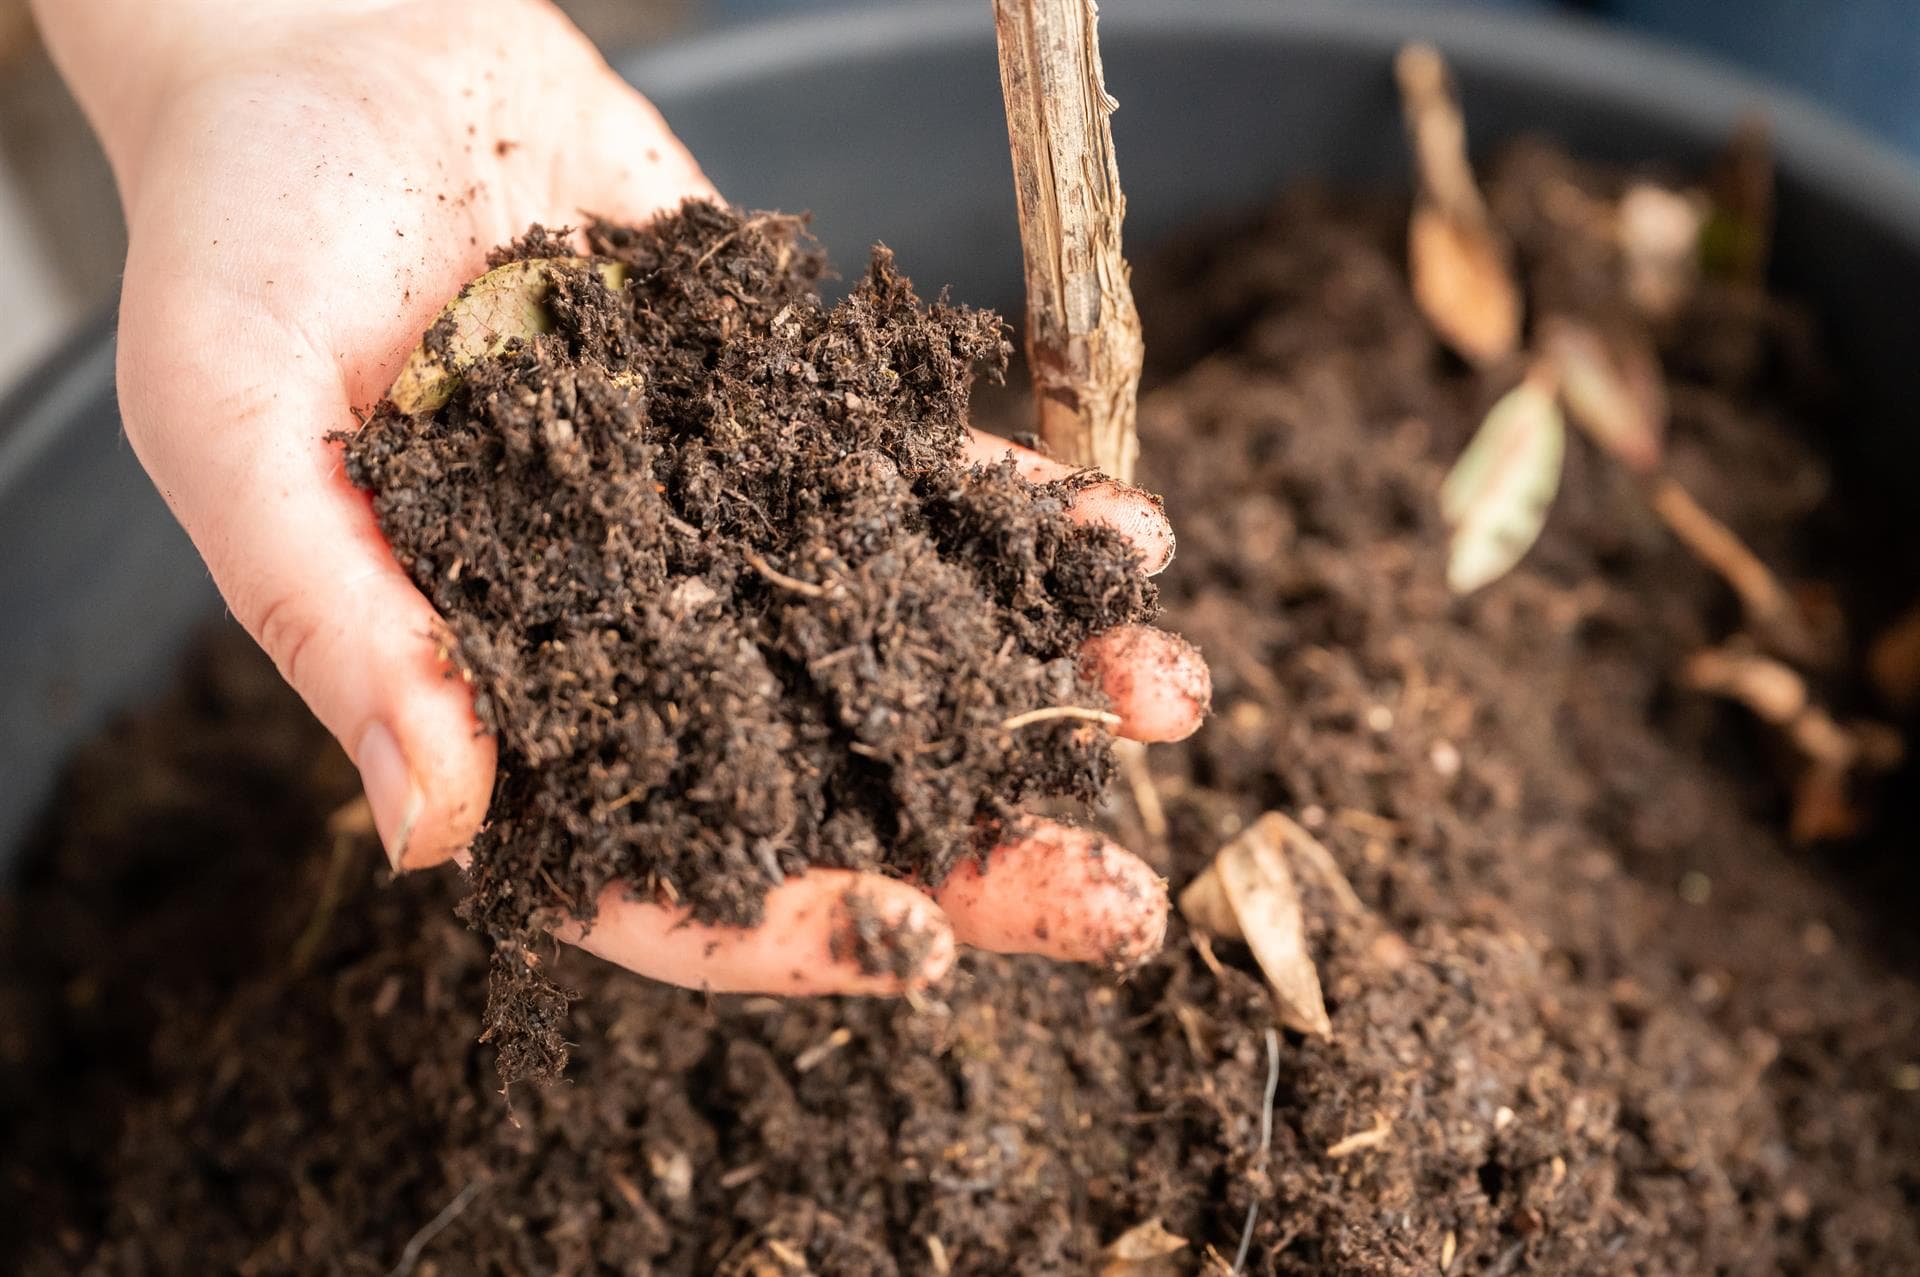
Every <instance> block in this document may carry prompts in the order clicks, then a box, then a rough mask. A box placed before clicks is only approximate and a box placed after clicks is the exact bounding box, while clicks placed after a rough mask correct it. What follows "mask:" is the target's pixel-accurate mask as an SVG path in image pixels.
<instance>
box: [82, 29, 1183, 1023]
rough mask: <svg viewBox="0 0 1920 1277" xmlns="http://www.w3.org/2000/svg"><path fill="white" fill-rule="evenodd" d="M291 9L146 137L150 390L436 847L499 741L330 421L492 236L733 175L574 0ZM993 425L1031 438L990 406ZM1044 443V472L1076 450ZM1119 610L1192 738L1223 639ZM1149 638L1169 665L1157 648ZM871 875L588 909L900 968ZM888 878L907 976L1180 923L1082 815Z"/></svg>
mask: <svg viewBox="0 0 1920 1277" xmlns="http://www.w3.org/2000/svg"><path fill="white" fill-rule="evenodd" d="M262 34H263V35H264V37H265V38H262V39H258V40H249V39H247V38H244V37H245V33H241V36H240V37H238V38H236V37H235V34H234V33H231V32H229V33H223V38H222V40H221V42H220V53H219V56H218V58H217V59H215V58H207V59H202V60H201V62H200V64H199V65H200V73H199V74H198V75H196V76H194V77H193V78H192V79H191V81H190V82H186V81H183V82H181V83H179V84H178V85H176V87H175V88H174V89H173V91H172V92H170V93H169V94H167V95H166V97H165V98H164V101H163V105H162V108H161V109H160V110H159V111H157V112H156V113H155V115H154V117H153V119H152V121H151V123H150V126H149V130H150V131H149V136H148V138H147V139H146V144H145V146H144V147H142V149H141V158H140V161H139V163H138V164H137V166H129V165H126V164H123V165H122V172H121V175H120V176H121V180H122V186H123V191H124V194H125V198H126V203H127V208H128V222H129V231H130V249H129V256H128V264H127V275H126V284H125V289H124V294H123V302H122V311H121V336H120V386H121V399H122V410H123V416H124V418H125V420H126V426H127V433H128V436H129V438H130V439H131V440H132V442H133V444H134V447H135V450H136V451H137V452H138V454H139V455H140V458H141V460H142V462H143V463H144V464H145V465H146V466H147V468H148V470H149V472H150V473H151V474H152V475H153V477H154V479H155V482H156V483H157V484H158V486H159V487H160V489H161V491H162V493H163V494H164V495H165V496H166V498H167V500H168V502H169V503H170V504H171V505H172V507H173V509H174V511H175V513H176V514H177V515H178V516H179V517H180V519H181V522H182V523H183V524H184V525H185V526H186V528H187V530H188V532H189V533H190V534H191V535H192V536H193V538H194V540H195V543H196V544H197V545H198V546H199V548H200V550H201V552H202V554H203V555H204V556H205V557H206V559H207V562H208V564H209V566H210V568H211V569H212V571H213V574H214V577H215V580H216V581H217V582H218V584H219V586H220V588H221V590H222V592H223V593H224V594H225V596H226V598H227V600H228V602H229V604H230V606H231V607H232V609H233V611H234V613H235V615H236V616H237V617H238V619H239V620H240V621H241V622H242V623H243V624H244V625H245V626H246V627H247V628H248V630H249V631H250V632H252V633H253V634H254V636H255V637H256V638H258V639H259V640H260V642H261V644H262V645H263V646H264V647H265V648H266V649H267V651H268V652H269V654H270V655H272V657H273V658H274V660H275V662H276V663H277V664H278V666H279V668H280V670H281V672H282V673H283V674H284V675H285V676H286V677H287V678H288V680H289V681H290V682H292V683H293V685H294V686H295V687H296V688H297V689H298V690H299V691H300V692H301V694H302V695H303V696H304V697H305V698H306V700H307V702H308V704H309V705H310V706H311V707H312V708H313V710H314V711H315V713H316V714H317V715H318V716H319V717H320V719H321V720H322V721H323V722H324V723H325V724H326V726H327V727H328V728H329V729H330V730H331V731H332V732H333V733H334V735H335V736H336V737H337V738H338V739H339V740H340V741H341V742H342V744H343V745H344V746H345V747H346V748H347V749H348V751H349V752H350V753H351V754H352V755H353V757H354V759H355V762H356V763H357V764H358V766H359V767H360V769H361V772H362V776H363V779H364V780H365V782H366V785H367V789H368V795H369V798H370V799H371V800H372V803H373V807H374V811H375V816H376V820H377V822H378V823H379V825H380V833H381V836H382V839H383V840H384V841H385V842H386V844H387V846H388V848H389V850H390V853H392V854H393V855H394V856H395V857H396V862H397V863H398V862H401V860H402V858H403V862H404V865H405V866H406V867H408V868H415V867H420V866H424V865H428V864H433V863H437V862H439V861H441V860H444V859H446V858H448V857H449V856H452V855H455V854H457V853H458V851H459V849H462V848H464V847H465V846H466V844H467V842H468V841H469V840H470V839H471V837H472V835H473V833H474V832H475V831H476V830H477V828H478V826H479V822H480V820H481V818H482V816H483V813H484V811H485V808H486V803H487V798H488V795H489V793H490V790H491V786H492V778H493V769H494V755H493V746H492V742H491V740H490V738H488V737H486V736H484V735H482V734H480V733H479V732H478V731H477V730H476V723H475V720H474V718H473V712H472V706H471V703H470V700H469V698H468V695H467V693H466V690H465V687H464V685H463V684H461V683H460V682H459V681H458V680H452V679H448V678H447V677H445V668H444V661H443V660H442V657H441V655H440V652H439V650H438V644H437V641H436V639H435V638H434V635H435V633H436V624H435V622H436V618H435V617H434V614H433V612H432V609H431V608H430V606H429V605H428V603H427V601H426V600H425V599H424V598H423V597H422V596H421V595H420V593H419V592H418V591H417V590H416V589H415V588H414V587H413V585H412V584H411V582H409V581H408V580H407V578H406V576H405V575H404V573H403V572H402V571H401V570H400V568H399V566H398V565H397V564H396V563H395V562H394V560H393V557H392V555H391V554H390V552H389V551H388V549H387V547H386V545H385V542H384V541H383V539H382V538H381V536H380V534H379V531H378V529H377V528H376V527H375V525H374V522H373V519H372V517H371V514H370V512H369V510H368V508H367V503H366V501H365V499H364V497H363V496H361V494H359V493H357V492H355V491H354V490H353V489H352V488H351V487H350V486H349V485H348V484H347V483H346V482H345V480H344V478H343V476H342V475H341V473H340V465H339V458H338V454H337V451H336V450H335V449H334V448H333V447H331V446H330V445H328V444H327V443H326V442H325V439H326V436H327V435H328V434H329V433H331V432H333V431H337V430H341V429H347V428H351V426H352V424H353V415H352V414H353V410H354V408H355V407H356V406H365V405H367V404H370V403H372V402H373V401H374V400H375V399H377V398H378V397H379V396H380V394H381V393H382V392H383V391H384V390H385V388H386V387H387V386H388V385H389V384H390V383H391V381H392V378H393V376H394V374H395V372H396V371H397V369H398V368H399V366H400V363H401V361H402V360H403V359H404V357H405V355H406V353H407V351H408V350H409V349H411V347H412V346H413V345H414V344H415V342H416V341H417V340H418V337H419V334H420V332H421V331H422V330H423V329H424V328H425V327H426V325H427V323H428V322H429V321H430V319H431V317H432V315H433V313H434V312H435V310H436V309H437V308H438V306H439V305H440V303H441V302H442V301H443V300H444V299H445V298H446V297H448V296H451V295H452V294H453V293H454V292H456V291H457V290H458V289H459V288H460V286H461V285H462V284H464V283H465V282H466V281H467V280H468V279H470V278H472V277H473V276H474V275H476V274H477V273H479V271H480V270H481V269H483V267H484V259H485V254H486V251H487V250H488V248H490V247H491V246H493V245H495V244H498V243H502V242H505V241H506V240H508V239H510V238H512V237H513V236H515V235H517V234H519V233H521V232H523V231H524V230H525V229H526V227H527V226H528V225H530V224H532V223H535V222H543V223H546V224H548V225H566V224H572V223H574V222H577V221H578V220H579V219H580V217H581V216H582V214H583V213H587V212H591V213H599V214H604V215H607V216H610V217H616V218H626V219H631V220H643V219H645V218H647V217H649V216H650V215H651V214H653V213H654V212H655V211H657V210H658V209H660V208H662V207H664V206H668V205H670V204H673V203H676V202H678V201H679V200H681V199H683V198H686V197H688V196H694V195H708V194H711V193H712V192H711V188H710V187H709V186H708V185H707V183H706V180H705V179H704V178H703V177H702V176H701V174H700V172H699V169H698V167H697V166H696V165H695V164H694V162H693V160H692V159H691V157H689V156H688V155H687V154H686V152H685V150H684V149H683V148H682V147H681V146H680V145H679V143H678V142H677V141H676V140H675V139H674V138H673V137H672V135H671V134H670V133H669V132H668V131H667V129H666V126H665V125H664V123H663V122H662V121H661V120H660V118H659V116H658V115H657V114H656V113H655V112H654V111H653V109H652V107H651V106H649V105H648V104H647V103H646V102H645V101H644V100H642V99H641V98H640V97H638V96H637V95H636V94H634V93H633V92H632V91H631V90H630V89H628V88H627V87H626V85H625V84H624V83H622V82H621V81H620V80H619V79H618V78H617V77H616V76H615V75H614V74H613V73H612V72H611V71H610V70H609V69H608V68H607V67H606V65H605V64H604V63H603V62H602V61H601V60H600V58H599V56H598V55H597V54H596V53H595V52H594V51H593V49H592V48H591V47H590V46H589V45H587V44H586V43H585V41H584V39H583V38H582V37H581V36H580V35H579V33H578V32H577V31H575V30H574V29H573V28H572V27H571V26H569V25H568V24H567V23H566V22H565V20H564V19H562V18H561V17H559V15H558V14H557V13H556V12H555V11H553V10H552V9H551V8H550V7H549V6H547V5H545V4H543V3H535V2H531V0H529V2H526V3H518V2H516V3H511V4H500V5H490V6H470V5H468V4H466V3H464V0H434V2H431V3H422V4H410V5H389V6H375V7H373V8H371V9H370V10H369V11H368V12H366V13H364V14H361V15H357V16H354V17H350V18H344V19H343V18H339V17H333V18H329V19H325V20H316V21H312V22H305V23H300V24H296V25H295V26H294V27H292V28H289V27H288V26H287V25H286V24H285V23H284V22H283V23H281V24H279V25H278V26H277V27H275V28H274V29H272V30H271V31H270V32H264V31H263V32H262ZM976 450H977V452H978V454H979V455H980V456H981V457H983V458H985V457H989V456H994V455H999V454H1000V453H1003V452H1004V451H1005V450H1006V445H1004V444H1003V443H1000V442H999V441H996V440H991V439H989V438H988V437H986V436H979V437H978V438H977V439H976ZM1023 461H1024V462H1025V464H1026V466H1027V467H1028V470H1029V472H1030V473H1032V474H1035V475H1041V474H1045V473H1047V472H1048V469H1049V467H1051V466H1052V463H1050V462H1046V461H1044V460H1042V459H1040V458H1037V457H1033V456H1031V455H1030V454H1029V455H1024V456H1023ZM1079 513H1080V514H1081V515H1082V516H1083V517H1087V518H1095V519H1104V520H1107V521H1111V522H1114V523H1116V524H1119V525H1120V526H1122V527H1123V529H1124V530H1126V531H1128V532H1129V534H1130V535H1132V536H1134V537H1135V538H1136V540H1138V541H1139V542H1140V543H1141V544H1142V547H1143V552H1145V553H1148V554H1149V555H1152V556H1155V557H1156V559H1157V560H1163V559H1164V557H1165V556H1166V554H1167V553H1169V552H1170V547H1171V539H1170V534H1169V533H1168V532H1167V530H1166V528H1165V524H1164V520H1163V519H1162V518H1161V517H1160V516H1159V514H1158V512H1157V511H1156V510H1154V509H1152V507H1151V506H1150V505H1149V504H1148V503H1146V502H1145V501H1144V500H1143V499H1142V498H1139V497H1138V496H1137V494H1132V493H1130V492H1129V491H1126V490H1120V489H1116V488H1112V487H1107V488H1101V489H1092V490H1090V491H1089V493H1088V494H1087V495H1086V497H1085V498H1083V500H1082V502H1081V505H1080V510H1079ZM1095 642H1096V644H1097V645H1100V648H1101V651H1100V653H1098V654H1097V658H1098V659H1101V660H1102V662H1103V668H1104V669H1106V670H1107V672H1108V678H1107V682H1108V687H1109V690H1110V692H1111V693H1113V694H1114V696H1115V699H1116V701H1117V703H1118V705H1119V708H1120V709H1121V711H1122V714H1123V717H1124V718H1125V719H1126V720H1127V721H1126V722H1125V723H1124V724H1123V730H1124V731H1127V732H1128V734H1130V735H1136V736H1140V737H1142V738H1148V739H1168V738H1172V737H1174V736H1178V735H1184V734H1186V732H1188V731H1190V730H1191V729H1192V727H1193V726H1194V725H1195V724H1197V722H1198V717H1199V714H1200V712H1201V709H1202V708H1203V706H1204V697H1205V689H1204V682H1205V671H1204V667H1202V666H1200V665H1199V663H1198V661H1197V658H1195V657H1192V656H1191V654H1190V653H1188V652H1187V651H1186V649H1184V648H1180V647H1178V646H1177V645H1176V643H1175V641H1174V640H1171V639H1168V638H1167V637H1166V636H1164V635H1159V634H1157V632H1153V631H1130V632H1127V633H1125V634H1114V635H1109V636H1104V637H1103V638H1102V639H1100V640H1096V641H1095ZM1150 668H1152V669H1158V670H1159V671H1160V676H1159V677H1157V678H1156V677H1144V678H1143V677H1136V675H1138V674H1139V673H1140V672H1141V671H1142V670H1143V669H1150ZM855 877H856V875H851V874H847V873H844V872H841V871H827V870H818V871H815V872H813V873H810V874H808V875H806V876H805V877H803V878H800V879H795V880H793V881H792V882H790V883H789V884H788V885H787V886H785V887H783V888H781V889H779V890H778V891H776V892H775V893H774V894H773V895H772V896H771V897H770V898H769V900H768V905H767V914H766V919H767V920H766V922H765V923H764V924H763V925H762V926H761V927H760V928H757V929H756V930H754V931H752V932H740V931H724V930H713V929H709V928H705V927H697V926H682V925H677V924H679V923H680V921H681V919H680V917H679V916H678V914H677V911H674V910H671V909H668V908H665V907H663V906H660V905H656V904H652V903H647V902H640V901H636V900H630V899H627V898H626V897H625V896H624V895H623V894H620V893H612V894H610V895H609V897H608V898H607V899H605V900H603V901H602V904H601V912H600V916H599V920H598V921H597V922H596V923H595V925H594V927H593V929H592V931H591V932H590V933H589V934H586V935H584V936H583V935H579V934H574V935H570V936H569V937H568V938H570V939H574V940H576V941H578V942H579V943H581V944H583V945H584V946H585V947H587V948H589V949H591V950H593V951H595V952H597V953H600V954H602V955H603V956H605V957H608V958H610V959H612V960H614V961H618V962H620V963H622V964H624V965H626V966H629V967H632V968H633V969H635V970H638V971H641V972H643V973H646V974H650V975H654V976H657V977H659V978H662V979H668V980H673V981H676V982H679V983H684V984H693V985H705V986H708V987H711V988H715V989H753V990H760V991H767V992H816V991H830V990H865V991H886V990H889V989H894V988H898V987H900V985H901V984H902V983H903V981H902V979H901V977H898V976H895V975H892V974H886V975H872V974H867V973H863V972H861V971H859V970H857V969H855V968H854V967H852V966H851V965H850V964H848V963H846V962H843V961H842V960H839V959H836V958H835V957H834V956H833V953H834V951H835V950H836V949H837V948H839V946H837V945H836V944H834V942H833V941H834V937H835V936H836V935H837V934H838V931H837V929H839V928H841V927H844V926H845V925H846V921H845V918H844V916H843V907H842V906H841V905H840V903H839V902H840V901H841V900H842V898H843V897H844V896H845V894H846V890H847V888H848V887H849V886H850V885H852V881H851V880H852V879H854V878H855ZM989 881H990V884H991V888H992V889H991V890H989V889H988V887H989ZM861 886H862V890H863V893H864V894H865V895H866V896H867V897H868V898H869V900H870V901H872V902H873V903H874V904H875V905H876V906H877V907H878V909H879V911H880V913H881V915H882V916H883V917H886V918H889V919H895V920H900V921H902V922H904V923H905V924H906V925H908V926H911V927H914V928H915V929H918V930H921V931H924V932H927V933H929V935H930V936H931V939H932V943H931V944H930V945H929V948H928V952H927V955H926V957H925V958H924V960H923V965H922V969H921V971H920V972H919V973H918V974H917V975H909V976H908V977H907V978H906V980H905V981H904V982H905V983H918V982H921V981H924V980H927V979H932V978H936V977H937V976H938V975H939V974H941V973H942V972H943V971H944V969H945V967H946V966H947V965H948V964H949V963H950V961H951V958H952V953H953V940H954V937H955V936H957V937H958V938H959V939H960V940H962V941H965V942H968V943H975V944H980V945H982V946H985V947H990V948H995V949H1003V950H1005V949H1013V950H1042V951H1046V952H1050V953H1054V954H1056V955H1058V956H1063V957H1072V958H1096V957H1118V958H1125V957H1128V956H1131V955H1133V954H1135V953H1141V952H1145V951H1148V950H1150V948H1151V947H1153V946H1157V944H1158V941H1159V936H1160V933H1161V930H1162V929H1163V927H1164V921H1165V907H1166V905H1165V893H1164V890H1163V888H1162V886H1161V884H1160V882H1159V879H1158V878H1157V876H1156V875H1154V874H1153V873H1152V872H1151V871H1150V870H1149V869H1147V868H1146V866H1144V865H1143V864H1141V863H1140V862H1139V861H1137V860H1135V859H1134V858H1133V857H1132V856H1130V855H1128V854H1127V853H1125V852H1121V851H1119V850H1118V849H1113V848H1104V849H1102V848H1100V846H1099V840H1098V839H1097V838H1096V837H1094V836H1093V835H1090V834H1086V833H1083V832H1081V831H1076V830H1070V829H1065V828H1061V827H1056V826H1047V825H1042V826H1041V827H1040V828H1039V829H1038V830H1037V831H1036V832H1035V833H1034V834H1033V836H1032V837H1030V838H1029V839H1027V840H1026V841H1025V842H1023V843H1021V844H1019V845H1017V846H1012V847H1008V848H1004V849H1002V850H1001V851H999V852H996V853H995V855H994V857H993V860H992V874H991V879H990V880H989V879H988V877H986V876H985V875H983V874H982V873H981V872H980V871H979V870H975V869H969V870H965V871H962V872H960V873H957V874H956V875H954V877H953V878H952V879H950V880H949V881H948V883H946V884H944V885H943V887H942V888H941V889H940V890H939V891H937V892H935V893H934V894H933V897H932V898H929V897H928V896H927V895H923V894H921V893H920V892H919V891H916V890H915V889H914V888H912V887H910V886H908V885H907V884H904V883H899V882H894V881H891V880H886V879H881V878H877V877H875V878H869V879H868V880H867V881H865V882H864V883H862V884H861ZM936 901H937V903H936Z"/></svg>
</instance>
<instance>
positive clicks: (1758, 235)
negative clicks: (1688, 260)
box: [1700, 115, 1776, 289]
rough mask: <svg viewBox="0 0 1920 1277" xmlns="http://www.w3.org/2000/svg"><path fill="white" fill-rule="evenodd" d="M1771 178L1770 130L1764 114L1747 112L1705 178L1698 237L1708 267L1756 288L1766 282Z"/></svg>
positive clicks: (1770, 236)
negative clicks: (1705, 206)
mask: <svg viewBox="0 0 1920 1277" xmlns="http://www.w3.org/2000/svg"><path fill="white" fill-rule="evenodd" d="M1775 182H1776V179H1775V176H1774V162H1773V130H1772V129H1771V128H1770V127H1769V126H1768V124H1767V121H1766V118H1765V117H1764V116H1759V115H1750V116H1748V117H1747V118H1745V119H1743V120H1742V121H1740V125H1739V127H1738V128H1736V129H1735V130H1734V134H1733V137H1732V139H1731V140H1730V141H1729V142H1728V143H1727V149H1726V151H1725V153H1724V154H1722V155H1721V157H1720V160H1719V162H1718V163H1717V164H1716V165H1715V166H1714V171H1713V174H1712V176H1711V178H1710V179H1709V180H1708V184H1707V190H1708V196H1709V198H1710V200H1711V212H1710V213H1709V214H1708V216H1707V220H1706V225H1705V226H1704V227H1703V229H1702V231H1701V239H1700V257H1701V261H1702V263H1703V264H1704V266H1705V268H1706V269H1707V271H1708V272H1710V273H1711V274H1714V275H1716V276H1719V277H1721V278H1724V279H1728V280H1731V281H1733V282H1735V283H1739V284H1743V285H1746V286H1747V287H1750V288H1755V289H1757V288H1760V287H1761V286H1762V285H1763V284H1764V283H1765V281H1766V275H1767V261H1768V259H1769V257H1770V256H1771V255H1772V252H1773V211H1774V186H1775Z"/></svg>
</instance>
